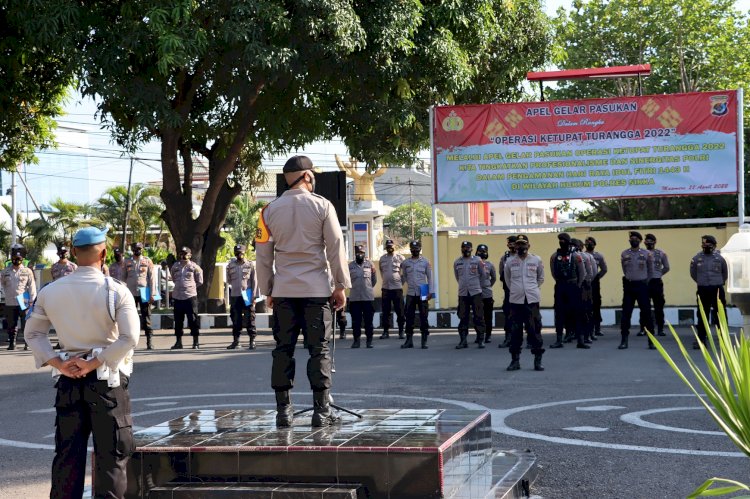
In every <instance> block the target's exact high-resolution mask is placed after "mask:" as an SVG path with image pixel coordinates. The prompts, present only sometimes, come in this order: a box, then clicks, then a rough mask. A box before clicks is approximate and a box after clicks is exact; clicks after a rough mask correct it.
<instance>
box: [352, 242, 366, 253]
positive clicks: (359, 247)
mask: <svg viewBox="0 0 750 499" xmlns="http://www.w3.org/2000/svg"><path fill="white" fill-rule="evenodd" d="M364 252H365V247H364V246H362V245H361V244H358V245H356V246H355V247H354V253H364Z"/></svg>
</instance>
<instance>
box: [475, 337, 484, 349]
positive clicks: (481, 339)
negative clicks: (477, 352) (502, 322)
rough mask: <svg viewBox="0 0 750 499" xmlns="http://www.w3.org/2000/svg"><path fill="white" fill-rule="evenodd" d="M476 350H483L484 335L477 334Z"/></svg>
mask: <svg viewBox="0 0 750 499" xmlns="http://www.w3.org/2000/svg"><path fill="white" fill-rule="evenodd" d="M477 348H484V335H483V334H477Z"/></svg>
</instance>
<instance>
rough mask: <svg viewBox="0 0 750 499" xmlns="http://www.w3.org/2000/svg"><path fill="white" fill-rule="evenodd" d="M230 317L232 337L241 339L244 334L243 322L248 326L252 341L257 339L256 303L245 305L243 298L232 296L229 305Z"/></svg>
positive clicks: (248, 333)
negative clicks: (241, 334)
mask: <svg viewBox="0 0 750 499" xmlns="http://www.w3.org/2000/svg"><path fill="white" fill-rule="evenodd" d="M229 315H230V316H231V317H232V336H233V337H234V338H239V337H240V333H242V326H243V321H244V323H245V324H247V335H248V336H249V337H250V339H251V340H254V339H255V336H256V335H257V330H256V329H255V302H251V303H250V305H245V299H244V298H242V296H241V295H240V296H232V297H231V301H230V303H229Z"/></svg>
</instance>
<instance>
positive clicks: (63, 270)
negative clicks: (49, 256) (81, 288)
mask: <svg viewBox="0 0 750 499" xmlns="http://www.w3.org/2000/svg"><path fill="white" fill-rule="evenodd" d="M57 256H59V257H60V259H59V260H58V261H57V262H55V263H53V264H52V268H50V272H51V273H52V280H53V281H56V280H58V279H60V278H61V277H65V276H66V275H68V274H72V273H73V271H75V269H77V268H78V265H76V264H75V263H73V262H71V261H70V260H68V247H67V246H60V247H59V248H58V249H57Z"/></svg>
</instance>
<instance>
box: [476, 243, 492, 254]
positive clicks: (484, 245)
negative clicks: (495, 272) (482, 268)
mask: <svg viewBox="0 0 750 499" xmlns="http://www.w3.org/2000/svg"><path fill="white" fill-rule="evenodd" d="M489 250H490V249H489V248H488V247H487V245H486V244H480V245H479V246H477V251H483V252H485V253H486V252H487V251H489Z"/></svg>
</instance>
